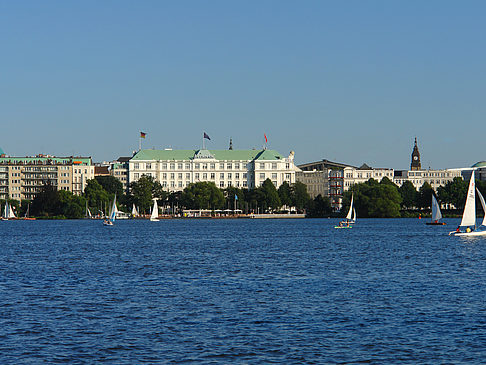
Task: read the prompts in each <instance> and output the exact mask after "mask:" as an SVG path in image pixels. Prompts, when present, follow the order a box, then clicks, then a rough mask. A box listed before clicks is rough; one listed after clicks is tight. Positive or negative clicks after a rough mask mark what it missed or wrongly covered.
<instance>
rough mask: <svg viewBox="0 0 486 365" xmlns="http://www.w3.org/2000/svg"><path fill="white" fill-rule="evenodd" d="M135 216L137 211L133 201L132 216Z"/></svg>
mask: <svg viewBox="0 0 486 365" xmlns="http://www.w3.org/2000/svg"><path fill="white" fill-rule="evenodd" d="M136 217H138V211H137V208H136V207H135V203H133V207H132V218H136Z"/></svg>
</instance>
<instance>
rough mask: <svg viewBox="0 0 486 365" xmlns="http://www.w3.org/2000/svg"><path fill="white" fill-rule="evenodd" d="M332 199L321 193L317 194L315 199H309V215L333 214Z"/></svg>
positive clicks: (326, 215)
mask: <svg viewBox="0 0 486 365" xmlns="http://www.w3.org/2000/svg"><path fill="white" fill-rule="evenodd" d="M331 212H332V208H331V200H330V199H329V198H328V197H327V196H326V197H322V195H321V194H319V195H318V196H316V197H315V198H314V200H309V202H308V205H307V216H308V217H311V218H322V217H329V216H330V215H331Z"/></svg>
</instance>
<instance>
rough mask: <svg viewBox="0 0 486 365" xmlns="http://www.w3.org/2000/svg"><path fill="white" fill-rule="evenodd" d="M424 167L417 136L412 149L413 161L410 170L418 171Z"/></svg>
mask: <svg viewBox="0 0 486 365" xmlns="http://www.w3.org/2000/svg"><path fill="white" fill-rule="evenodd" d="M421 169H422V164H421V163H420V152H419V150H418V147H417V137H415V145H414V146H413V151H412V163H411V164H410V170H412V171H417V170H421Z"/></svg>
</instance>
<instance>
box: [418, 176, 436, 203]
mask: <svg viewBox="0 0 486 365" xmlns="http://www.w3.org/2000/svg"><path fill="white" fill-rule="evenodd" d="M433 191H434V189H432V186H430V184H429V183H428V182H427V181H426V182H424V183H423V185H422V186H421V187H420V189H419V191H418V193H417V206H418V207H419V208H420V209H429V208H430V205H431V204H432V194H433Z"/></svg>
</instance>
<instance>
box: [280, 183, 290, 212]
mask: <svg viewBox="0 0 486 365" xmlns="http://www.w3.org/2000/svg"><path fill="white" fill-rule="evenodd" d="M278 196H279V198H280V203H281V204H282V205H284V206H287V207H291V206H292V189H291V187H290V185H289V183H288V182H287V181H284V182H283V183H282V185H280V186H279V188H278Z"/></svg>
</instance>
